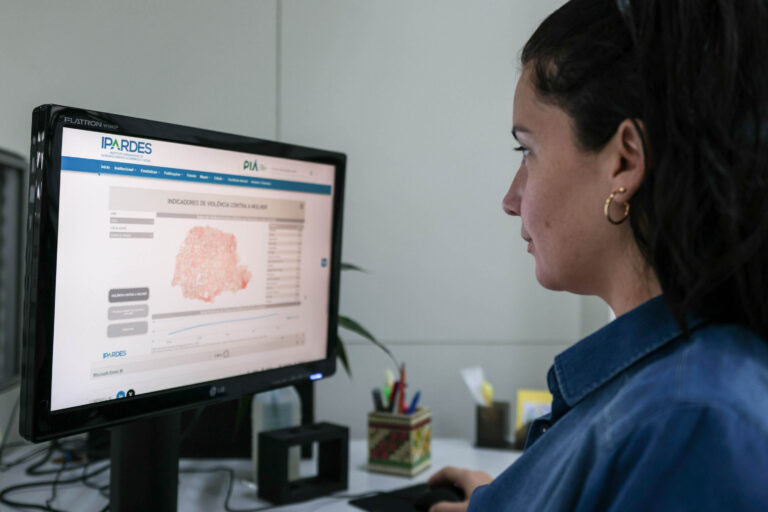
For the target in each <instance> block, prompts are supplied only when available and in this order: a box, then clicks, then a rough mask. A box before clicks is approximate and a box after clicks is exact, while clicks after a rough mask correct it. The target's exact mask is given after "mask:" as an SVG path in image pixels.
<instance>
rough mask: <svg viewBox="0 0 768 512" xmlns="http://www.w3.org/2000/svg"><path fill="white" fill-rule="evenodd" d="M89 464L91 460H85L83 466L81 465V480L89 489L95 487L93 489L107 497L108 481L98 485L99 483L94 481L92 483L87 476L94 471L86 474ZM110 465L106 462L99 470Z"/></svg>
mask: <svg viewBox="0 0 768 512" xmlns="http://www.w3.org/2000/svg"><path fill="white" fill-rule="evenodd" d="M90 464H91V462H90V461H89V462H87V463H86V464H85V466H83V475H82V476H81V478H82V480H83V485H85V486H86V487H88V488H89V489H95V490H97V491H99V494H101V495H102V496H104V497H105V498H107V499H109V484H108V483H107V484H106V485H100V484H95V483H92V482H89V481H88V478H90V477H91V476H93V475H95V473H93V474H91V475H86V472H87V469H88V466H89V465H90ZM110 466H111V465H110V464H107V465H106V466H104V467H103V468H101V470H100V471H104V469H106V468H109V467H110Z"/></svg>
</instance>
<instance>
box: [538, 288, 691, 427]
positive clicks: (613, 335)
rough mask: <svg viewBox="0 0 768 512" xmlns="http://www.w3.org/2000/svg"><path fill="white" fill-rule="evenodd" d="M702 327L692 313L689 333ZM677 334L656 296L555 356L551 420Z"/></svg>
mask: <svg viewBox="0 0 768 512" xmlns="http://www.w3.org/2000/svg"><path fill="white" fill-rule="evenodd" d="M702 323H704V322H703V320H702V319H701V318H699V317H697V316H695V315H689V316H688V318H687V324H688V328H689V330H693V329H696V328H697V327H698V326H700V325H701V324H702ZM681 334H682V329H681V328H680V325H679V324H678V323H677V321H676V320H675V318H674V317H673V316H672V314H671V313H670V312H669V309H668V308H667V305H666V302H665V300H664V296H663V295H660V296H658V297H655V298H653V299H651V300H649V301H648V302H645V303H644V304H642V305H640V306H638V307H637V308H635V309H633V310H632V311H630V312H628V313H626V314H624V315H622V316H620V317H619V318H617V319H616V320H614V321H613V322H611V323H609V324H608V325H606V326H605V327H603V328H602V329H600V330H599V331H597V332H595V333H594V334H591V335H589V336H587V337H586V338H584V339H583V340H581V341H579V342H578V343H576V344H575V345H573V346H572V347H570V348H568V349H566V350H565V351H563V352H561V353H560V354H559V355H557V356H556V357H555V364H554V365H553V366H552V368H551V369H550V371H549V374H548V376H547V384H548V385H549V388H550V391H551V392H552V395H553V397H554V400H553V416H555V415H557V416H560V415H562V414H563V413H564V412H565V410H567V409H568V408H571V407H573V406H574V405H576V404H577V403H579V402H580V401H581V400H583V399H584V398H585V397H586V396H588V395H589V394H590V393H592V392H593V391H595V390H596V389H598V388H600V387H601V386H603V385H604V384H606V383H607V382H608V381H609V380H611V379H612V378H614V377H615V376H616V375H618V374H620V373H621V372H623V371H624V370H626V369H627V368H629V367H630V366H632V365H633V364H634V363H636V362H637V361H639V360H640V359H642V358H643V357H645V356H647V355H648V354H650V353H651V352H653V351H655V350H657V349H659V348H661V347H663V346H664V345H666V344H668V343H670V342H671V341H673V340H675V339H676V338H678V337H679V336H680V335H681ZM554 402H560V403H557V404H555V403H554ZM556 405H557V407H555V406H556ZM555 409H560V410H558V411H555ZM556 413H560V414H556ZM553 419H555V418H554V417H553Z"/></svg>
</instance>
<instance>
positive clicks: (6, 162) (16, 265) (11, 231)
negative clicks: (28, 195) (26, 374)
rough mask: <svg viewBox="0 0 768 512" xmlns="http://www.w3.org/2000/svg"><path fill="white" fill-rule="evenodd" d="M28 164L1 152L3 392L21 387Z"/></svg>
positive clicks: (0, 372)
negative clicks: (20, 319)
mask: <svg viewBox="0 0 768 512" xmlns="http://www.w3.org/2000/svg"><path fill="white" fill-rule="evenodd" d="M26 167H27V166H26V163H25V162H24V160H23V159H22V158H21V156H19V155H16V154H14V153H11V152H10V151H6V150H4V149H0V392H2V391H4V390H5V389H8V388H9V387H11V386H13V385H14V384H17V383H18V379H19V355H20V354H19V349H20V346H21V344H20V329H19V315H20V314H21V284H22V256H21V255H22V252H21V251H22V245H23V237H24V222H23V221H24V214H23V203H24V195H25V191H26V188H25V187H24V178H25V176H26Z"/></svg>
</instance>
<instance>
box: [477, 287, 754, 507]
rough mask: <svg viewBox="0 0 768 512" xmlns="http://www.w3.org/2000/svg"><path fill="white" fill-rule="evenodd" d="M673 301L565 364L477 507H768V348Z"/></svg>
mask: <svg viewBox="0 0 768 512" xmlns="http://www.w3.org/2000/svg"><path fill="white" fill-rule="evenodd" d="M688 325H689V327H690V328H691V335H690V337H689V338H685V337H684V336H682V334H681V330H680V327H679V326H678V324H677V323H676V322H675V320H674V319H673V318H672V316H671V315H670V313H669V311H668V309H667V307H666V305H665V302H664V299H663V297H657V298H655V299H652V300H650V301H649V302H646V303H645V304H643V305H641V306H640V307H638V308H636V309H634V310H633V311H630V312H629V313H627V314H625V315H622V316H621V317H619V318H617V319H616V320H614V321H613V322H612V323H610V324H608V325H607V326H606V327H604V328H603V329H601V330H599V331H597V332H596V333H594V334H592V335H591V336H589V337H587V338H585V339H583V340H582V341H580V342H579V343H577V344H576V345H574V346H572V347H570V348H569V349H567V350H565V351H564V352H562V353H561V354H559V355H558V356H557V357H556V358H555V363H554V365H553V366H552V368H551V369H550V371H549V373H548V375H547V378H548V384H549V388H550V391H551V392H552V395H553V402H552V413H551V414H548V415H547V416H544V417H542V418H539V419H537V420H536V421H535V422H534V424H533V425H532V427H531V430H530V433H529V435H528V440H527V443H526V448H525V451H524V452H523V454H522V455H521V456H520V458H519V459H517V460H516V461H515V463H514V464H512V466H510V467H509V468H508V469H507V470H506V471H504V472H503V473H502V474H501V475H500V476H499V477H498V478H496V479H495V480H494V481H493V482H492V483H491V484H490V485H486V486H483V487H479V488H478V489H477V490H476V491H475V493H474V494H473V495H472V499H471V501H470V506H469V510H470V511H481V510H482V511H497V510H499V511H502V510H503V511H513V510H514V511H519V510H536V511H548V512H549V511H559V510H568V511H571V510H573V511H622V512H628V511H635V510H636V511H646V510H654V511H656V510H675V511H677V510H691V511H697V512H698V511H709V510H712V511H715V510H717V511H725V510H727V511H736V510H755V511H768V342H766V341H765V340H764V339H762V338H760V337H758V336H757V335H755V334H754V333H753V332H752V331H749V330H747V329H746V328H744V327H742V326H739V325H724V324H712V323H706V322H703V321H701V320H695V319H691V320H690V321H689V322H688Z"/></svg>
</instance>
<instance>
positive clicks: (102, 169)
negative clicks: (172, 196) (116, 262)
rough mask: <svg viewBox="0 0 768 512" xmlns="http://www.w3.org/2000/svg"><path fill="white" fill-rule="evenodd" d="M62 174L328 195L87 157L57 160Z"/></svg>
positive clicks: (324, 189) (291, 185)
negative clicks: (127, 177) (107, 176)
mask: <svg viewBox="0 0 768 512" xmlns="http://www.w3.org/2000/svg"><path fill="white" fill-rule="evenodd" d="M61 170H62V171H77V172H90V173H95V174H113V175H116V176H134V177H137V178H156V179H161V180H176V181H191V182H194V183H215V184H217V185H234V186H237V187H255V188H266V189H271V190H290V191H292V192H307V193H310V194H324V195H330V193H331V186H330V185H320V184H317V183H304V182H300V181H285V180H273V179H267V178H251V177H249V176H237V175H235V174H221V173H217V172H204V171H190V170H187V169H174V168H173V167H157V166H154V165H144V164H137V163H130V162H126V163H122V162H113V161H111V160H94V159H91V158H75V157H71V156H63V157H61Z"/></svg>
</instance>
